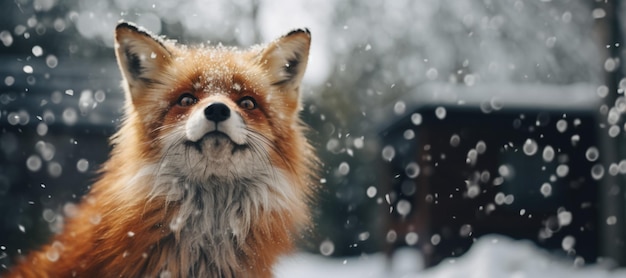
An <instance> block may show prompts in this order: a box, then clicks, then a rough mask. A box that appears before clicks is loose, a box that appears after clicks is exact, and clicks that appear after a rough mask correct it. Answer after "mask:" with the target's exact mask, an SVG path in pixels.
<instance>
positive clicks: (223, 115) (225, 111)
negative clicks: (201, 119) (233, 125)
mask: <svg viewBox="0 0 626 278" xmlns="http://www.w3.org/2000/svg"><path fill="white" fill-rule="evenodd" d="M204 116H205V117H206V118H207V120H209V121H214V122H216V123H219V122H222V121H225V120H227V119H228V118H230V109H229V108H228V106H226V104H223V103H221V102H216V103H211V104H209V106H207V107H206V108H204Z"/></svg>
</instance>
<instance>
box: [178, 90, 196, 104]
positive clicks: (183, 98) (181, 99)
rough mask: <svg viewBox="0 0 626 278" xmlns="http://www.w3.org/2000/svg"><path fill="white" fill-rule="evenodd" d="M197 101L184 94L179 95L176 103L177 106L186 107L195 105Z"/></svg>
mask: <svg viewBox="0 0 626 278" xmlns="http://www.w3.org/2000/svg"><path fill="white" fill-rule="evenodd" d="M196 102H198V99H197V98H196V97H195V96H193V95H192V94H190V93H184V94H182V95H180V97H179V98H178V101H177V102H176V103H177V104H178V105H179V106H182V107H187V106H191V105H194V104H196Z"/></svg>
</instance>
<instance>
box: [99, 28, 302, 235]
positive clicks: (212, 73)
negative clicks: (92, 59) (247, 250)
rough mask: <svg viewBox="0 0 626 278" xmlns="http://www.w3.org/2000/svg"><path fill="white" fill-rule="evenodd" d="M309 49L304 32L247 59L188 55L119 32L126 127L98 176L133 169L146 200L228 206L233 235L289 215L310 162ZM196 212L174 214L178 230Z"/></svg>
mask: <svg viewBox="0 0 626 278" xmlns="http://www.w3.org/2000/svg"><path fill="white" fill-rule="evenodd" d="M310 40H311V36H310V33H309V31H308V30H306V29H305V30H296V31H292V32H290V33H288V34H286V35H285V36H283V37H280V38H278V39H277V40H275V41H273V42H271V43H269V44H267V45H264V46H254V47H251V48H249V49H245V50H242V49H237V48H232V47H224V46H220V45H218V46H202V45H200V46H187V45H181V44H177V43H176V42H174V41H171V40H166V39H165V38H162V37H157V36H154V35H152V34H150V33H149V32H148V31H146V30H143V29H142V28H140V27H136V26H134V25H132V24H130V23H120V24H119V25H118V26H117V28H116V30H115V51H116V56H117V61H118V64H119V67H120V69H121V72H122V76H123V87H124V89H125V95H126V107H125V120H124V123H123V125H122V127H121V128H120V130H119V131H118V133H117V134H116V136H114V138H113V145H114V148H113V154H112V160H111V161H110V162H109V164H107V165H105V171H106V168H113V167H124V166H116V165H113V164H116V163H117V164H128V163H126V162H127V161H125V160H134V161H137V162H139V164H141V165H143V166H142V167H140V168H138V169H128V170H127V171H128V172H133V173H135V174H134V175H135V179H144V178H145V179H147V180H148V182H146V183H147V184H150V186H149V187H150V188H149V189H148V190H151V191H152V192H151V193H150V194H152V195H153V196H165V197H166V199H168V200H172V201H180V202H192V201H191V200H189V199H193V198H192V197H189V196H196V199H197V198H201V199H202V198H205V200H203V201H202V202H203V204H202V206H205V207H206V206H209V207H210V206H211V205H212V203H213V202H225V203H232V204H235V207H237V206H238V207H239V208H238V210H239V213H241V212H242V211H243V212H244V214H245V215H244V217H243V218H241V217H233V218H234V219H236V220H232V221H239V222H238V223H231V225H230V227H226V228H227V229H229V230H233V231H234V230H241V229H244V230H245V229H246V228H247V223H249V221H250V219H251V218H253V217H255V215H256V214H258V213H259V212H260V211H275V210H281V209H289V210H293V208H292V207H293V206H292V205H295V204H294V202H303V199H305V196H306V195H307V194H308V191H309V190H308V189H307V188H308V187H309V186H310V184H309V181H308V178H309V176H310V175H309V174H310V173H311V169H312V167H311V166H312V165H311V162H312V161H314V158H313V154H312V151H311V147H310V145H309V144H308V142H307V140H306V139H305V137H304V130H305V127H304V125H303V124H302V123H301V121H300V120H299V117H298V114H299V111H300V110H301V108H300V107H301V104H300V96H299V91H300V83H301V80H302V77H303V74H304V71H305V68H306V65H307V60H308V53H309V45H310ZM116 157H117V159H115V158H116ZM136 164H137V163H133V165H136ZM129 167H130V166H129ZM194 192H196V193H194ZM199 192H209V193H199ZM194 194H195V195H194ZM198 196H199V197H198ZM220 198H222V200H219V199H220ZM196 202H197V200H196ZM296 207H301V208H302V211H304V210H305V209H304V208H303V206H302V205H297V206H296ZM197 210H198V206H197V205H189V208H185V206H182V208H181V209H180V211H181V212H180V214H181V217H182V220H185V218H186V217H189V215H191V214H193V211H197ZM297 210H298V209H296V211H294V212H293V213H294V214H295V215H297V214H298V212H297ZM248 212H250V213H248ZM235 213H237V212H233V214H235ZM179 220H180V219H179ZM242 223H243V224H244V226H243V227H242V226H241V225H239V224H242ZM207 225H208V224H207Z"/></svg>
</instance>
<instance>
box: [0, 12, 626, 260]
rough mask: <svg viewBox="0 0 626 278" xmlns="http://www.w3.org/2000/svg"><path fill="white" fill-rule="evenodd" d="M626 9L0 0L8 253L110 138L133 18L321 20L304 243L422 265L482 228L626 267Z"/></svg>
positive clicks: (198, 24) (54, 219)
mask: <svg viewBox="0 0 626 278" xmlns="http://www.w3.org/2000/svg"><path fill="white" fill-rule="evenodd" d="M625 14H626V8H622V5H620V1H617V0H614V1H611V0H606V1H605V0H592V1H588V0H563V1H550V0H541V1H539V0H537V1H522V0H502V1H499V0H498V1H496V0H441V1H440V0H421V1H382V0H368V1H317V2H312V1H303V0H296V1H286V0H281V1H268V0H237V1H201V0H192V1H185V2H183V3H176V2H174V1H164V0H162V1H160V0H150V1H148V0H139V1H132V2H131V1H121V0H104V1H102V0H83V1H78V0H68V1H59V0H14V1H5V2H3V3H2V4H0V43H1V44H0V264H1V265H2V267H6V266H9V265H10V264H11V263H12V258H13V257H14V256H15V255H16V254H18V253H25V252H27V251H28V250H30V249H31V248H33V247H35V246H37V245H39V244H42V243H43V242H45V241H46V239H47V238H48V237H49V236H50V235H51V233H54V232H58V231H59V229H60V227H61V225H60V223H61V222H62V221H63V214H64V213H67V212H71V210H72V209H75V204H76V203H77V202H79V201H80V198H81V196H83V195H84V194H85V193H86V192H87V191H88V189H89V184H90V183H91V182H92V181H93V180H94V178H95V177H96V175H95V172H96V171H97V169H98V167H99V165H100V164H101V163H102V162H103V161H104V160H105V159H106V158H107V155H108V152H109V150H110V149H109V146H108V137H109V136H110V135H112V134H113V133H114V132H115V130H116V128H117V126H118V124H119V120H120V116H121V112H122V109H121V108H122V102H123V93H122V90H121V86H120V82H121V76H120V74H119V72H118V69H117V66H116V64H115V57H114V53H113V48H112V45H113V30H114V27H115V25H116V23H117V22H118V20H120V19H124V20H128V21H133V22H136V23H137V24H138V25H141V26H144V27H145V28H147V29H149V30H151V31H152V32H154V33H156V34H162V35H165V36H167V37H169V38H172V39H176V40H178V41H180V42H182V43H201V42H210V43H211V44H218V43H222V44H224V45H239V46H242V47H246V46H249V45H252V44H256V43H262V42H268V41H271V40H273V39H274V38H276V37H278V36H280V35H282V34H285V33H287V32H288V31H290V30H291V29H295V28H300V27H308V28H309V29H310V30H311V32H312V36H313V42H312V49H311V55H310V58H309V61H310V62H309V67H308V69H307V73H306V76H305V79H304V86H303V91H302V93H303V101H304V103H305V105H304V110H303V111H302V113H301V115H302V117H303V118H304V119H305V121H306V122H307V123H308V124H309V125H310V126H311V127H312V132H311V134H310V138H311V141H312V142H313V144H314V145H315V147H316V148H317V151H318V153H319V155H320V157H321V160H322V161H323V173H322V176H321V177H320V180H319V187H320V197H319V202H318V204H317V205H316V206H315V208H314V211H315V220H316V221H315V222H316V225H315V227H314V228H313V229H312V230H311V231H309V232H308V233H306V234H307V235H306V236H305V237H304V238H303V240H302V242H301V244H300V245H301V248H302V250H304V251H306V252H310V253H313V254H319V255H320V256H330V257H354V256H361V255H363V254H371V253H384V254H388V255H391V254H393V253H394V252H395V250H398V248H401V247H410V248H416V249H417V250H419V252H421V253H422V254H423V258H424V262H423V263H424V264H425V265H426V266H433V265H436V264H438V263H439V262H441V261H442V260H443V259H444V258H448V257H456V256H461V255H463V254H464V253H465V252H466V251H467V250H468V249H469V248H470V246H471V245H472V243H473V242H475V241H476V240H477V239H479V238H480V237H481V236H483V235H487V234H501V235H505V236H507V237H511V238H514V239H527V240H531V241H533V242H534V243H535V244H536V245H538V246H540V247H542V248H545V250H547V251H548V252H550V253H553V254H555V255H557V256H561V257H563V258H565V259H567V260H571V261H572V262H573V263H574V264H575V265H585V264H591V263H597V262H601V263H604V264H606V265H609V266H626V246H624V245H625V241H626V219H625V218H624V216H625V214H626V188H625V184H626V180H625V179H624V178H625V175H626V148H625V146H626V141H625V140H624V139H625V132H626V131H625V125H624V120H623V113H624V112H626V99H625V98H624V88H626V79H623V73H624V72H623V66H622V64H621V59H623V58H624V52H623V50H622V49H623V47H622V43H623V37H624V30H626V29H625V28H624V27H626V25H625V24H626V21H624V20H626V17H625V16H623V15H625Z"/></svg>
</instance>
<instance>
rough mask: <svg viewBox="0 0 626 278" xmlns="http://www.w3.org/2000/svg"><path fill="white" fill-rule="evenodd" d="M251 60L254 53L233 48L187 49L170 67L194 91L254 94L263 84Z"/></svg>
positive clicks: (255, 65)
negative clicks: (248, 92)
mask: <svg viewBox="0 0 626 278" xmlns="http://www.w3.org/2000/svg"><path fill="white" fill-rule="evenodd" d="M254 59H255V57H254V55H253V53H250V52H244V51H239V50H236V49H214V48H208V49H207V48H201V49H189V50H185V51H182V52H181V53H179V55H177V59H176V61H175V63H176V64H177V65H175V66H174V67H173V68H174V69H175V70H176V71H177V72H176V74H177V75H178V76H179V81H181V82H188V86H191V89H193V90H195V91H207V92H213V91H216V90H221V91H243V90H246V91H249V90H255V91H256V90H259V89H261V88H262V87H263V84H262V82H261V79H260V76H261V75H262V72H261V69H260V67H259V66H258V65H257V64H256V63H255V61H254Z"/></svg>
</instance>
